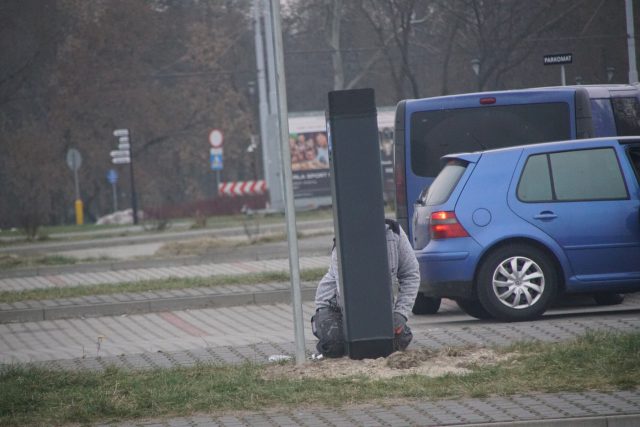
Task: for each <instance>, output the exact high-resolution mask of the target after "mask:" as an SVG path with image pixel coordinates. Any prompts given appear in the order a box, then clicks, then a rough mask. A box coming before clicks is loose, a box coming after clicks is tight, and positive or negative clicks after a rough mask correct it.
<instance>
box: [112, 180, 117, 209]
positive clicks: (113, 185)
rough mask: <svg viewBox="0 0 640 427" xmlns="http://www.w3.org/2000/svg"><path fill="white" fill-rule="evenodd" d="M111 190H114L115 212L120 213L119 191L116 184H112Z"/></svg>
mask: <svg viewBox="0 0 640 427" xmlns="http://www.w3.org/2000/svg"><path fill="white" fill-rule="evenodd" d="M111 189H112V190H113V211H114V212H117V211H118V190H117V189H116V183H115V182H112V183H111Z"/></svg>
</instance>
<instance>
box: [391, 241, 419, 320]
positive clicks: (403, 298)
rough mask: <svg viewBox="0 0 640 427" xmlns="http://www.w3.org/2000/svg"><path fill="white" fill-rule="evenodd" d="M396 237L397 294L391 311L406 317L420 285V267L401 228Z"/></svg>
mask: <svg viewBox="0 0 640 427" xmlns="http://www.w3.org/2000/svg"><path fill="white" fill-rule="evenodd" d="M398 237H399V239H398V295H397V297H396V303H395V307H394V308H393V311H395V312H397V313H400V314H402V315H403V316H404V317H405V318H407V319H408V318H409V313H410V312H411V309H412V308H413V304H414V303H415V301H416V296H417V295H418V288H419V287H420V268H419V267H418V260H417V259H416V256H415V254H414V252H413V248H412V247H411V243H409V239H408V238H407V235H406V234H405V233H404V230H402V228H401V229H400V234H399V236H398Z"/></svg>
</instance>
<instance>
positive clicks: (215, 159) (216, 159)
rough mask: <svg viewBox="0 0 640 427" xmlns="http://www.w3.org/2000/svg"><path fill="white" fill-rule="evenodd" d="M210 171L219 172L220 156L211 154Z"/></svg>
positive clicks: (220, 168) (221, 166) (221, 164)
mask: <svg viewBox="0 0 640 427" xmlns="http://www.w3.org/2000/svg"><path fill="white" fill-rule="evenodd" d="M209 160H210V162H211V170H214V171H219V170H222V169H223V162H222V154H211V156H210V157H209Z"/></svg>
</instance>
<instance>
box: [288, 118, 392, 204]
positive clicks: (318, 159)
mask: <svg viewBox="0 0 640 427" xmlns="http://www.w3.org/2000/svg"><path fill="white" fill-rule="evenodd" d="M394 117H395V108H393V107H392V108H380V109H378V129H379V131H380V134H379V135H380V138H379V144H380V161H381V165H382V175H383V176H382V182H383V191H384V199H385V201H391V200H394V194H393V191H395V185H394V178H393V120H394ZM325 120H326V119H325V114H324V112H322V111H317V112H309V113H290V114H289V149H290V151H291V171H292V179H293V193H294V197H295V198H296V199H315V200H317V203H316V204H318V205H322V204H327V205H328V204H331V187H330V181H329V147H328V139H327V127H326V121H325Z"/></svg>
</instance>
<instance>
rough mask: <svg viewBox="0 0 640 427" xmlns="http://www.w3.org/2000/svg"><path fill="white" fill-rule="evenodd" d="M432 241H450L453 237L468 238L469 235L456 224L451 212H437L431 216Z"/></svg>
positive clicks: (454, 215)
mask: <svg viewBox="0 0 640 427" xmlns="http://www.w3.org/2000/svg"><path fill="white" fill-rule="evenodd" d="M429 227H430V229H431V238H432V239H451V238H454V237H469V233H467V230H465V229H464V228H463V227H462V225H460V223H459V222H458V218H456V214H455V213H454V212H452V211H438V212H434V213H432V214H431V222H430V225H429Z"/></svg>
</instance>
